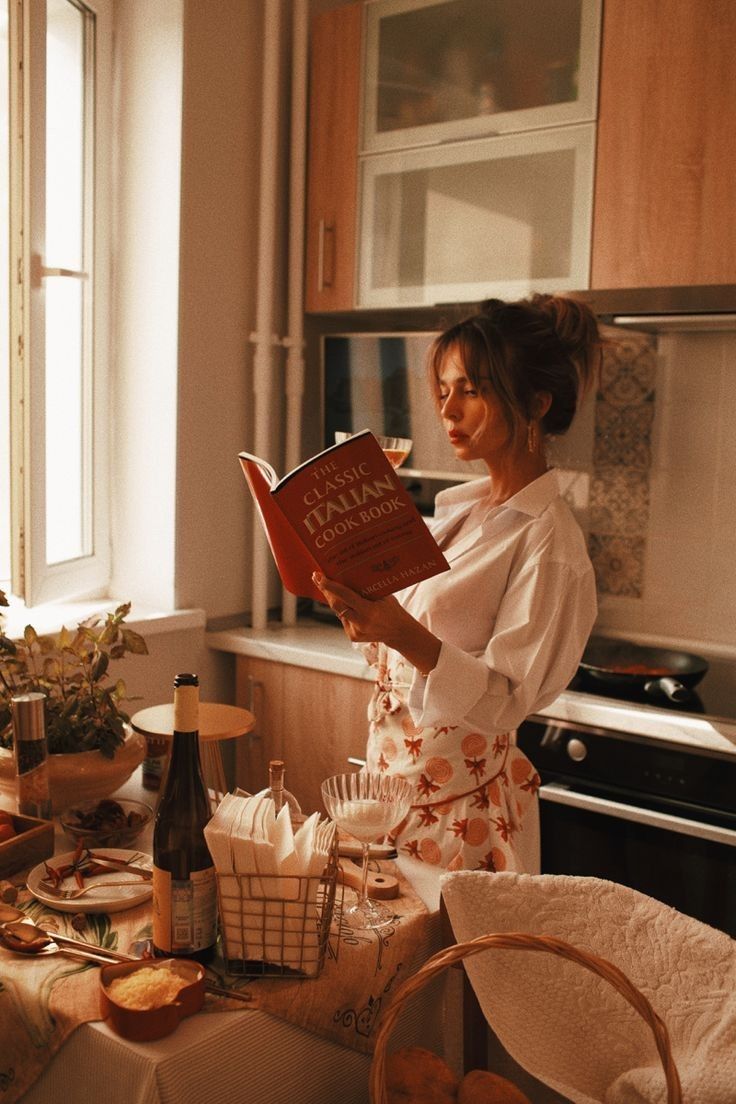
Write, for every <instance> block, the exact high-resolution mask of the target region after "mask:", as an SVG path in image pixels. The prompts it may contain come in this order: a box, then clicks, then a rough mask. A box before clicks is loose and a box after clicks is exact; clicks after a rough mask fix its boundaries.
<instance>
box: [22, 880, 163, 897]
mask: <svg viewBox="0 0 736 1104" xmlns="http://www.w3.org/2000/svg"><path fill="white" fill-rule="evenodd" d="M144 882H145V879H141V880H140V881H135V882H134V881H131V880H127V881H124V882H95V883H94V885H88V886H82V888H81V889H57V888H56V887H55V886H52V885H46V884H44V885H43V886H42V888H43V891H44V893H47V894H48V895H49V897H56V898H58V899H59V900H60V901H76V899H77V898H78V897H84V895H85V893H90V892H91V891H92V890H93V889H110V888H111V887H112V886H136V885H141V884H143V883H144Z"/></svg>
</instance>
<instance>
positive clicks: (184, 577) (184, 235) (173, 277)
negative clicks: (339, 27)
mask: <svg viewBox="0 0 736 1104" xmlns="http://www.w3.org/2000/svg"><path fill="white" fill-rule="evenodd" d="M283 10H284V13H285V18H284V27H285V35H284V38H285V48H284V49H285V53H286V49H287V43H288V29H289V22H290V20H289V18H288V14H289V12H290V5H289V3H288V2H286V3H285V4H284V6H283ZM115 11H116V14H115V18H116V25H115V56H116V108H117V148H118V172H119V177H120V188H119V192H118V194H117V196H116V239H117V250H116V254H115V257H114V262H113V264H114V274H115V338H114V350H115V352H114V374H115V388H114V401H113V426H112V432H113V440H114V456H115V459H114V474H113V490H112V497H113V518H114V522H113V524H114V545H115V562H114V568H113V591H112V592H113V593H114V594H115V595H116V596H118V597H120V598H121V599H126V600H127V599H131V600H133V602H134V604H143V605H145V606H147V607H153V608H155V609H159V610H172V609H195V610H199V611H201V614H200V617H199V620H198V625H199V627H197V628H193V629H192V628H190V629H187V630H185V631H183V632H174V633H172V632H169V631H166V632H163V633H157V632H156V630H155V627H153V626H154V625H155V623H154V622H151V623H150V626H151V627H149V628H148V629H147V627H146V624H145V623H144V624H143V625H142V626H140V627H141V628H142V631H143V632H144V635H145V636H146V639H147V641H148V644H149V648H150V650H151V653H152V654H151V656H149V657H147V658H146V659H143V660H138V659H135V660H131V661H129V662H127V663H126V668H125V670H121V671H120V674H121V676H122V677H125V678H126V681H127V682H128V684H129V689H130V691H131V693H134V694H139V695H141V698H142V700H141V702H139V703H137V707H142V706H143V705H148V704H153V703H154V702H157V701H162V700H168V698H169V696H170V692H171V684H172V678H173V675H174V674H175V673H176V671H177V670H180V669H194V670H197V671H199V672H200V675H201V682H202V687H203V690H202V697H203V699H205V700H223V701H226V700H230V698H231V695H232V691H233V683H234V680H233V678H232V677H231V675H232V672H231V666H232V663H231V660H230V658H229V657H226V656H223V655H221V654H217V653H211V652H209V650H208V649H206V647H205V645H204V630H203V625H204V621H205V619H208V620H209V619H212V618H222V617H237V616H239V617H240V618H243V617H244V614H245V612H246V611H247V610H248V609H249V605H250V578H249V563H250V558H251V543H252V533H251V527H250V516H251V514H250V509H249V506H248V498H247V493H246V488H245V483H244V480H243V477H242V474H241V473H240V470H239V466H238V464H237V453H238V451H239V450H240V449H242V448H244V447H245V448H247V447H248V445H249V441H250V438H251V435H252V394H251V386H252V385H251V382H250V379H251V363H252V346H251V345H250V343H249V335H250V333H251V332H252V330H253V329H254V322H255V293H256V281H257V276H258V272H257V264H256V257H257V233H258V196H259V169H260V165H259V144H260V113H261V103H260V100H261V76H262V73H261V68H262V52H263V48H262V42H263V25H262V24H263V12H264V5H263V3H262V0H217V4H215V5H213V4H212V3H211V2H210V0H156V2H155V3H150V2H148V0H146V2H141V0H116V10H115ZM282 84H283V85H284V87H285V88H288V69H286V68H285V71H284V76H283V79H282ZM287 102H288V101H287ZM286 168H287V166H286V163H284V179H285V175H286ZM278 222H279V227H280V228H281V227H282V226H284V225H285V222H286V210H285V209H284V208H282V209H281V211H280V213H279V218H278ZM275 248H276V249H277V250H278V251H279V263H278V264H277V270H276V271H277V282H278V286H277V288H276V289H275V290H276V293H277V294H278V295H279V296H280V300H283V294H282V292H283V271H284V264H283V261H282V259H281V252H283V235H282V234H280V236H279V240H278V241H277V242H276V243H275ZM279 323H280V319H279ZM277 438H278V433H277ZM203 673H204V674H203Z"/></svg>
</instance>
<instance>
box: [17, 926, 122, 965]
mask: <svg viewBox="0 0 736 1104" xmlns="http://www.w3.org/2000/svg"><path fill="white" fill-rule="evenodd" d="M24 929H29V931H28V933H27V934H26V932H25V930H24ZM37 932H39V929H38V928H36V926H35V924H26V923H24V922H23V921H11V922H10V923H9V924H2V925H0V943H2V945H3V946H4V947H7V949H8V950H9V951H13V952H15V953H16V954H24V955H29V956H31V957H36V956H37V955H50V954H65V955H70V956H71V957H72V958H80V959H84V960H85V961H87V962H96V963H97V965H98V966H99V965H110V963H112V962H115V961H116V960H115V959H113V958H108V957H107V956H106V955H105V954H104V953H100V952H99V951H93V950H91V949H90V950H86V949H82V948H81V947H62V946H60V945H59V943H57V942H56V941H55V940H54V939H51V937H50V936H46V935H45V934H44V933H39V934H36V933H37Z"/></svg>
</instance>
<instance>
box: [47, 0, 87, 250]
mask: <svg viewBox="0 0 736 1104" xmlns="http://www.w3.org/2000/svg"><path fill="white" fill-rule="evenodd" d="M47 11H48V26H47V33H46V181H47V187H46V264H47V265H49V266H57V267H64V268H72V269H81V268H83V267H84V262H83V226H84V16H83V15H82V12H81V11H80V10H79V9H78V8H76V7H74V6H73V5H72V4H70V3H69V2H68V0H48V9H47Z"/></svg>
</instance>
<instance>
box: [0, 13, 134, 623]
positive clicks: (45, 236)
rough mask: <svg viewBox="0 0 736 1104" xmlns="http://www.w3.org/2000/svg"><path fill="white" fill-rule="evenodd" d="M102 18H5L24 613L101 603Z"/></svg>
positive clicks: (106, 23)
mask: <svg viewBox="0 0 736 1104" xmlns="http://www.w3.org/2000/svg"><path fill="white" fill-rule="evenodd" d="M5 4H6V5H7V0H5ZM111 12H112V8H111V0H90V2H89V3H85V4H83V3H80V2H77V0H20V3H18V4H15V3H13V4H11V5H10V8H9V9H8V8H7V6H6V7H5V9H4V11H3V14H4V16H5V20H4V35H3V59H2V63H1V64H3V65H5V66H7V72H8V76H9V80H5V81H4V82H3V88H5V89H8V90H9V91H8V95H7V99H6V102H5V103H4V104H3V105H2V107H1V108H0V113H1V114H2V130H3V133H2V135H0V159H4V162H5V167H6V168H7V170H8V171H6V172H4V173H0V176H2V177H3V178H4V179H9V180H10V187H9V189H8V192H7V193H6V194H5V195H3V194H2V193H0V204H2V210H1V211H0V223H1V224H2V226H1V227H0V247H1V246H2V235H3V234H4V235H5V236H6V243H7V248H6V249H4V250H3V251H2V256H3V257H8V256H9V258H10V262H9V269H10V271H9V273H8V275H9V277H10V279H9V281H7V282H5V281H4V282H5V283H6V286H7V285H9V289H10V291H9V295H8V296H7V300H6V301H2V300H0V312H1V313H2V315H3V323H2V325H3V326H6V325H7V327H8V332H7V334H6V336H7V338H8V340H5V341H4V342H3V343H2V344H3V354H4V352H5V350H7V349H9V350H10V352H9V356H8V357H7V358H6V361H5V363H4V364H2V366H1V367H0V387H2V388H3V390H4V392H5V394H6V395H8V394H9V397H10V402H9V404H8V403H3V404H2V405H4V406H5V407H7V406H8V405H9V408H10V419H9V425H8V426H6V427H3V428H5V429H6V432H5V433H3V435H2V440H3V442H4V444H3V446H2V448H3V451H2V452H0V532H2V533H4V534H5V536H4V538H2V539H0V586H3V582H2V580H3V579H5V578H8V577H9V578H10V588H9V589H10V590H11V592H12V593H13V594H14V595H16V596H17V597H21V598H24V599H25V601H26V603H27V604H28V605H31V606H33V605H37V604H39V603H42V602H46V601H52V600H55V599H61V598H74V597H82V596H97V595H101V594H104V592H105V589H106V586H107V583H108V578H109V558H110V557H109V535H108V529H109V525H108V498H109V495H108V457H107V451H108V442H109V432H108V428H107V377H108V372H109V338H108V334H109V325H108V313H109V288H108V281H109V236H110V199H109V193H110V162H111V151H110V143H111V106H110V105H111V98H110V82H111V70H112V59H111V38H112V35H111V19H112V14H111ZM21 63H22V64H21ZM8 320H9V321H8ZM2 336H3V335H2V334H0V339H1V338H2ZM8 431H9V432H8Z"/></svg>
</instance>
